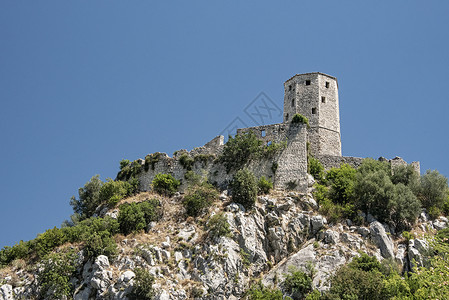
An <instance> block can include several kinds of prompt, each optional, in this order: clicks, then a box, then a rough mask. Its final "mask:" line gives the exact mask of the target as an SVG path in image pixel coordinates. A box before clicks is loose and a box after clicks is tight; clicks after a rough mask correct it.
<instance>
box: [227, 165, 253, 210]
mask: <svg viewBox="0 0 449 300" xmlns="http://www.w3.org/2000/svg"><path fill="white" fill-rule="evenodd" d="M231 189H232V199H233V200H234V202H236V203H240V204H241V205H243V206H244V207H245V208H246V209H251V208H252V207H253V206H254V204H255V203H256V197H257V184H256V178H255V177H254V174H253V173H252V172H251V171H249V170H248V169H246V168H245V169H242V170H239V171H237V173H236V174H235V175H234V178H233V179H232V182H231Z"/></svg>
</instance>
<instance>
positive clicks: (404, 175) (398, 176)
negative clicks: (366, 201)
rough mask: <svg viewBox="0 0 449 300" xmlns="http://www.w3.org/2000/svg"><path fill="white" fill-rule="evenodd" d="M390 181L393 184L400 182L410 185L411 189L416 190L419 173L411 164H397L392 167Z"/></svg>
mask: <svg viewBox="0 0 449 300" xmlns="http://www.w3.org/2000/svg"><path fill="white" fill-rule="evenodd" d="M391 182H393V184H398V183H402V184H403V185H405V186H408V187H410V188H411V189H412V190H413V191H416V189H417V188H418V186H419V174H418V172H416V171H415V168H413V166H412V165H406V166H397V167H395V168H394V169H393V175H391Z"/></svg>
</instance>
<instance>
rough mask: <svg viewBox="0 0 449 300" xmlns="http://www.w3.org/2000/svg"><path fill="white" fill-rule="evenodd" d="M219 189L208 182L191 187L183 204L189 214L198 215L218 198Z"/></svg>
mask: <svg viewBox="0 0 449 300" xmlns="http://www.w3.org/2000/svg"><path fill="white" fill-rule="evenodd" d="M218 196H219V195H218V191H217V190H216V189H215V188H214V187H213V186H212V185H211V184H208V183H206V182H203V183H201V184H196V185H194V186H191V187H189V189H188V190H187V193H186V195H185V196H184V201H183V202H182V204H183V205H184V208H185V209H186V213H187V215H189V216H192V217H197V216H199V215H200V214H201V213H202V212H203V211H204V210H206V209H207V208H208V207H209V206H210V205H211V204H212V203H213V202H214V201H215V200H217V199H218Z"/></svg>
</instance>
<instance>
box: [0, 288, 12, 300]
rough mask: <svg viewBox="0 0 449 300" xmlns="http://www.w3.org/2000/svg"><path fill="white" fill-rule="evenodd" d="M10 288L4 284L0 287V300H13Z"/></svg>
mask: <svg viewBox="0 0 449 300" xmlns="http://www.w3.org/2000/svg"><path fill="white" fill-rule="evenodd" d="M13 299H14V297H13V293H12V286H11V285H10V284H4V285H2V286H1V287H0V300H13Z"/></svg>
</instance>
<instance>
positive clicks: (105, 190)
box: [99, 178, 133, 207]
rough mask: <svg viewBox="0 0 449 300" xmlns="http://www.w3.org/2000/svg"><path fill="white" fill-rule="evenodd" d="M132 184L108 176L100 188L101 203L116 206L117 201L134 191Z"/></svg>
mask: <svg viewBox="0 0 449 300" xmlns="http://www.w3.org/2000/svg"><path fill="white" fill-rule="evenodd" d="M132 189H133V188H132V186H131V184H130V183H128V182H126V181H114V180H112V179H111V178H108V179H107V180H106V182H105V183H103V185H102V187H101V188H100V195H99V197H100V203H101V204H107V205H108V206H109V207H114V206H115V205H117V203H118V202H119V201H120V200H122V199H123V198H124V197H126V196H127V195H130V194H131V192H132Z"/></svg>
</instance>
